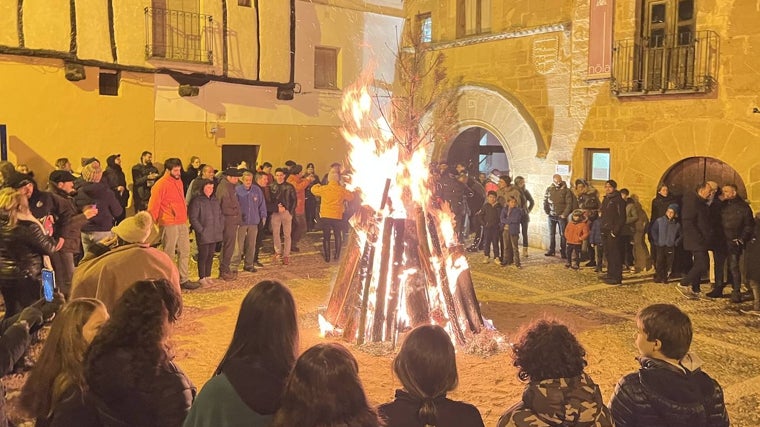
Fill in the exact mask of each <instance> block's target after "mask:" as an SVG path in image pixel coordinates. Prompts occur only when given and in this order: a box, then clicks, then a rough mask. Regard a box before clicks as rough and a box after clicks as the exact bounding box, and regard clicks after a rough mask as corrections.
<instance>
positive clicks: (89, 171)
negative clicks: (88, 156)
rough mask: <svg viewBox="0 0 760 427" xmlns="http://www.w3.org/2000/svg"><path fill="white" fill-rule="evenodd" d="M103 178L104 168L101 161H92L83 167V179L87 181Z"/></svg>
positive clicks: (97, 180)
mask: <svg viewBox="0 0 760 427" xmlns="http://www.w3.org/2000/svg"><path fill="white" fill-rule="evenodd" d="M101 178H103V169H101V168H100V164H99V163H90V164H89V165H87V166H85V167H83V168H82V179H84V180H85V181H87V182H100V179H101Z"/></svg>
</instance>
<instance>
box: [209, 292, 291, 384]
mask: <svg viewBox="0 0 760 427" xmlns="http://www.w3.org/2000/svg"><path fill="white" fill-rule="evenodd" d="M297 357H298V320H297V314H296V304H295V301H294V300H293V295H292V294H291V293H290V290H289V289H288V288H287V287H286V286H285V285H283V284H282V283H280V282H278V281H276V280H264V281H262V282H259V283H258V284H257V285H256V286H254V287H253V288H251V290H250V291H248V294H247V295H246V296H245V298H244V299H243V303H242V304H241V305H240V314H239V315H238V319H237V324H236V325H235V332H234V333H233V334H232V341H231V342H230V346H229V348H227V353H226V354H225V355H224V357H223V358H222V361H221V362H219V366H218V367H217V368H216V372H215V374H216V375H218V374H220V373H221V372H222V371H223V370H224V365H225V363H227V362H229V361H230V360H233V359H247V360H248V361H250V362H252V363H253V362H258V363H259V364H260V365H261V366H262V367H263V368H266V369H267V370H270V371H272V372H274V373H275V374H277V375H281V376H282V377H285V376H287V375H288V374H289V373H290V371H291V370H292V369H293V366H294V365H295V361H296V358H297Z"/></svg>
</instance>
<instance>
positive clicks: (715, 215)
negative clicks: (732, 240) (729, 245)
mask: <svg viewBox="0 0 760 427" xmlns="http://www.w3.org/2000/svg"><path fill="white" fill-rule="evenodd" d="M725 205H726V202H725V201H723V200H720V199H719V198H718V195H717V194H716V195H715V197H713V198H712V199H711V200H708V201H707V210H708V212H709V215H708V218H709V220H710V221H709V222H710V236H709V238H708V243H707V247H708V249H709V250H719V251H721V250H725V248H726V236H725V234H724V233H723V222H722V220H721V216H722V212H723V207H724V206H725Z"/></svg>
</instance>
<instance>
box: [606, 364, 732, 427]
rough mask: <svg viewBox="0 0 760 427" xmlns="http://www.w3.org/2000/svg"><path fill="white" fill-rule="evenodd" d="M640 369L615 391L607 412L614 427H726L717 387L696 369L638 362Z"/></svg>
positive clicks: (724, 409) (721, 399)
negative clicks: (610, 414)
mask: <svg viewBox="0 0 760 427" xmlns="http://www.w3.org/2000/svg"><path fill="white" fill-rule="evenodd" d="M639 363H640V364H641V369H639V371H638V372H633V373H630V374H628V375H626V376H624V377H623V378H622V379H621V380H620V381H619V382H618V384H617V386H616V387H615V393H614V394H613V396H612V399H611V400H610V412H611V413H612V418H613V420H614V421H615V425H616V426H617V427H728V426H729V425H730V424H729V420H728V413H727V412H726V407H725V404H724V402H723V390H722V389H721V387H720V385H719V384H718V383H717V382H716V381H715V380H713V379H712V378H710V377H709V376H708V375H707V374H706V373H704V372H702V370H700V369H699V368H696V369H694V370H692V371H690V370H685V371H684V370H682V369H679V368H678V367H676V366H673V365H672V364H670V363H668V362H665V361H662V360H658V359H649V358H641V360H640V361H639Z"/></svg>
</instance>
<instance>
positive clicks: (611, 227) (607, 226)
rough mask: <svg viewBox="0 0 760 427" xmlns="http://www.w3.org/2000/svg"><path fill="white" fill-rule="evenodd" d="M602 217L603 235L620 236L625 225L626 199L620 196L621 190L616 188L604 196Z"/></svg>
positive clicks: (600, 209)
mask: <svg viewBox="0 0 760 427" xmlns="http://www.w3.org/2000/svg"><path fill="white" fill-rule="evenodd" d="M599 213H600V215H601V218H600V219H599V220H600V221H601V222H600V224H599V225H600V226H601V231H602V234H603V235H606V234H610V233H611V234H614V235H615V236H620V235H621V231H622V230H623V226H624V225H625V219H626V215H625V200H623V197H621V196H620V192H619V191H617V190H615V191H613V192H612V193H610V194H607V195H605V196H604V199H603V200H602V206H601V207H600V208H599Z"/></svg>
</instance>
